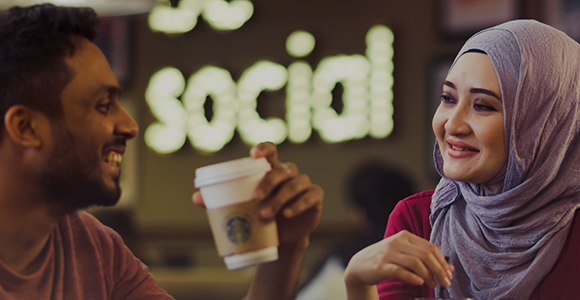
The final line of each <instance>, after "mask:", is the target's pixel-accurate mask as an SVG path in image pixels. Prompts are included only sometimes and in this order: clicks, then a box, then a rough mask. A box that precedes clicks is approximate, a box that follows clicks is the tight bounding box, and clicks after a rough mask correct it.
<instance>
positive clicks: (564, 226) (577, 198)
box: [430, 20, 580, 300]
mask: <svg viewBox="0 0 580 300" xmlns="http://www.w3.org/2000/svg"><path fill="white" fill-rule="evenodd" d="M469 50H480V51H484V52H485V53H487V55H488V56H489V58H490V59H491V62H492V64H493V66H494V69H495V72H496V75H497V77H498V80H499V83H500V88H501V94H502V99H503V100H502V101H503V109H504V132H505V139H506V141H505V142H506V149H507V152H508V153H507V155H508V161H507V165H506V167H505V168H504V171H503V172H502V173H501V174H500V175H498V176H499V178H496V179H494V180H492V181H491V182H490V183H487V184H482V185H476V184H470V183H466V182H456V181H452V180H449V179H447V178H445V176H442V179H441V181H440V182H439V184H438V185H437V188H436V190H435V193H434V195H433V200H432V203H431V212H432V213H431V216H430V222H431V225H432V228H433V229H432V232H431V241H432V242H433V243H434V244H436V245H437V246H439V247H440V249H441V252H442V253H443V255H445V256H449V257H450V261H451V264H453V266H454V267H455V270H456V271H455V273H454V278H453V280H451V282H452V283H451V288H449V289H446V290H447V292H448V294H449V295H447V296H453V297H454V296H471V297H473V298H475V299H518V300H519V299H529V297H530V296H531V294H532V292H533V291H534V289H535V288H536V286H538V284H539V283H540V282H541V281H542V279H543V278H544V277H545V276H546V275H547V274H548V273H549V272H550V271H551V269H552V268H553V267H554V265H555V263H556V260H557V259H558V256H559V255H560V252H561V250H562V248H563V246H564V243H565V241H566V239H567V236H568V233H569V231H570V228H571V225H572V221H573V220H574V215H575V212H576V209H577V208H579V207H580V132H579V131H580V45H579V44H578V43H577V42H575V41H574V40H572V39H571V38H569V37H568V36H567V35H565V34H564V33H562V32H560V31H558V30H556V29H554V28H552V27H550V26H547V25H544V24H542V23H540V22H537V21H533V20H517V21H510V22H507V23H504V24H501V25H499V26H496V27H493V28H490V29H486V30H483V31H481V32H479V33H477V34H475V35H474V36H472V37H471V38H470V39H469V40H468V41H467V42H466V43H465V45H464V46H463V48H462V49H461V51H460V52H459V54H458V55H457V57H456V59H455V60H456V61H457V58H458V57H460V56H461V55H462V54H464V53H465V52H467V51H469ZM435 160H436V165H437V168H438V170H440V173H441V170H442V168H441V166H442V160H441V155H440V153H439V149H438V147H437V146H436V147H435ZM484 191H495V192H493V193H491V194H490V193H486V192H484Z"/></svg>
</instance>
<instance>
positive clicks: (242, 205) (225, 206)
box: [194, 157, 278, 270]
mask: <svg viewBox="0 0 580 300" xmlns="http://www.w3.org/2000/svg"><path fill="white" fill-rule="evenodd" d="M270 169H271V167H270V164H269V163H268V161H267V160H266V158H258V159H253V158H250V157H247V158H241V159H236V160H231V161H227V162H222V163H218V164H214V165H209V166H205V167H201V168H198V169H197V170H195V180H194V183H195V187H196V188H198V189H199V190H200V192H201V195H202V196H203V200H204V202H205V206H206V208H207V215H208V220H209V222H210V227H211V231H212V234H213V236H214V241H215V243H216V248H217V250H218V253H219V254H220V256H222V257H223V258H224V262H225V264H226V267H227V268H228V269H229V270H235V269H240V268H244V267H248V266H251V265H256V264H260V263H264V262H270V261H275V260H277V259H278V231H277V227H276V222H275V221H269V222H266V221H264V220H263V219H262V218H261V217H260V215H259V202H258V201H253V199H252V193H253V191H254V189H255V188H256V186H257V185H258V183H259V182H260V180H261V179H262V177H264V175H265V174H266V173H267V172H268V171H270Z"/></svg>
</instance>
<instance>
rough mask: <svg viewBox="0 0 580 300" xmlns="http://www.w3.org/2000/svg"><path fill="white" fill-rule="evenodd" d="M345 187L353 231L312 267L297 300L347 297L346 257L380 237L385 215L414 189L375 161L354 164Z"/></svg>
mask: <svg viewBox="0 0 580 300" xmlns="http://www.w3.org/2000/svg"><path fill="white" fill-rule="evenodd" d="M344 187H345V192H346V194H347V195H348V197H347V199H348V201H349V212H350V218H351V220H352V222H353V224H354V226H355V231H354V232H353V234H352V235H351V236H349V237H348V239H347V240H345V241H342V242H341V243H340V244H339V245H338V246H336V247H334V249H332V250H331V252H330V253H329V254H328V255H326V256H325V257H324V258H323V259H322V260H321V263H319V265H318V266H316V267H315V268H314V272H312V274H313V275H312V276H311V278H310V279H309V280H307V282H306V284H305V285H304V286H303V287H302V288H301V289H300V290H299V292H298V297H297V298H296V299H297V300H323V299H328V300H341V299H346V289H345V286H344V280H343V276H344V269H345V268H346V266H347V264H348V262H349V260H350V259H351V257H352V256H353V255H354V254H355V253H357V252H358V251H359V250H361V249H363V248H364V247H366V246H368V245H370V244H373V243H376V242H378V241H380V240H381V239H382V238H383V235H384V231H385V226H386V225H387V219H388V216H389V214H390V213H391V211H392V210H393V208H395V205H396V204H397V202H399V200H400V199H403V198H404V197H406V196H407V195H410V194H411V193H413V192H414V191H415V188H414V185H413V183H412V181H411V180H410V179H408V177H407V176H406V175H405V174H404V173H402V172H400V171H398V170H396V169H395V168H392V167H390V166H387V165H384V164H381V163H378V162H376V161H369V162H366V163H363V164H360V165H359V166H357V167H356V168H355V169H354V170H353V172H352V173H351V174H350V175H349V176H348V177H347V180H346V184H345V185H344Z"/></svg>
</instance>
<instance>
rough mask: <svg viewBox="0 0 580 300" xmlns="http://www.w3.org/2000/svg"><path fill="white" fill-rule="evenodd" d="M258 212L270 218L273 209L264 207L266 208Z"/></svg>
mask: <svg viewBox="0 0 580 300" xmlns="http://www.w3.org/2000/svg"><path fill="white" fill-rule="evenodd" d="M260 214H261V215H262V217H263V218H270V217H272V214H273V210H272V208H270V207H266V208H264V209H262V211H261V212H260Z"/></svg>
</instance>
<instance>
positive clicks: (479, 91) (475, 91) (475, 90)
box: [469, 88, 501, 101]
mask: <svg viewBox="0 0 580 300" xmlns="http://www.w3.org/2000/svg"><path fill="white" fill-rule="evenodd" d="M469 91H470V92H471V93H473V94H486V95H490V96H492V97H495V98H497V100H500V101H501V98H500V97H499V96H498V95H496V94H495V93H494V92H492V91H490V90H486V89H482V88H471V89H470V90H469Z"/></svg>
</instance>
